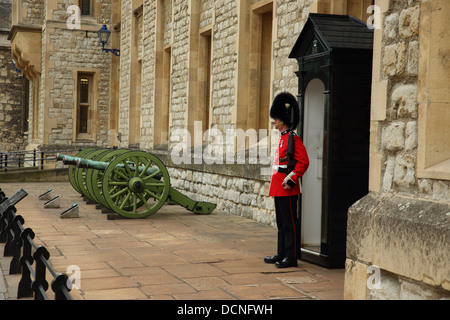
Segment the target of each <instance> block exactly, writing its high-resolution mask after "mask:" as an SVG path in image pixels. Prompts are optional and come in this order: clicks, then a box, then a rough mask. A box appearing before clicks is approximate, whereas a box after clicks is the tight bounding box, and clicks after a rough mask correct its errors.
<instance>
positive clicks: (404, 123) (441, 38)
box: [10, 0, 450, 299]
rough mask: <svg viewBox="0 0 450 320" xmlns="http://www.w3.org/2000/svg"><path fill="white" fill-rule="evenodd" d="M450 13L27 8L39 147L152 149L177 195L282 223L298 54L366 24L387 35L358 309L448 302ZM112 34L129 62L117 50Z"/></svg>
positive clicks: (50, 4)
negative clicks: (283, 130)
mask: <svg viewBox="0 0 450 320" xmlns="http://www.w3.org/2000/svg"><path fill="white" fill-rule="evenodd" d="M71 5H74V6H76V7H78V9H79V10H80V11H81V14H80V19H79V21H80V24H79V26H77V25H76V24H75V26H74V22H76V21H77V20H76V18H77V17H78V16H74V11H73V10H69V6H71ZM449 10H450V7H449V3H448V1H447V0H431V1H421V0H401V1H397V0H375V1H371V0H301V1H299V0H214V1H213V0H209V1H207V0H197V1H194V0H130V1H120V0H103V1H100V0H91V1H84V0H73V1H68V0H53V1H50V0H20V1H17V2H14V4H13V14H12V24H13V27H12V30H11V33H10V40H11V42H12V44H11V51H12V55H13V57H14V59H15V61H16V64H17V66H18V68H19V69H20V70H22V72H23V73H24V74H25V75H26V77H27V79H28V80H29V83H30V85H29V101H30V102H29V110H30V111H29V116H28V118H29V123H30V124H29V131H28V141H27V148H34V147H40V148H54V147H61V146H76V147H83V146H98V147H112V146H118V147H121V148H140V149H143V150H147V151H149V152H151V153H154V154H156V155H158V157H160V158H161V160H163V162H164V163H165V164H166V165H167V167H168V169H169V172H170V178H171V185H172V186H173V187H174V188H176V189H178V190H180V191H182V192H183V193H185V194H187V195H188V196H191V197H192V198H194V199H197V200H199V201H211V202H214V203H217V207H218V209H220V210H225V211H227V212H230V213H233V214H237V215H241V216H245V217H249V218H252V219H255V220H257V221H260V222H263V223H267V224H272V225H274V224H275V216H274V207H273V199H271V198H269V197H268V188H269V185H270V173H271V170H270V166H271V156H272V153H271V152H272V151H273V148H272V145H273V143H276V141H277V139H278V136H277V132H276V131H274V130H272V125H271V123H270V119H269V117H268V110H269V107H270V104H271V100H272V99H273V97H274V96H275V95H276V94H277V93H279V92H281V91H289V92H291V93H293V94H296V93H297V92H298V78H297V75H296V72H297V68H298V66H297V64H296V61H295V60H294V59H289V58H288V57H289V54H290V52H291V50H292V48H293V46H294V44H295V41H296V39H297V37H298V35H299V34H300V33H301V32H302V30H303V27H304V25H305V23H306V21H307V20H308V16H309V14H310V13H321V14H335V15H351V16H354V17H355V18H357V19H359V20H361V21H363V22H370V23H371V24H372V26H373V27H374V41H373V74H372V93H371V100H372V102H371V115H370V120H371V121H370V128H367V130H368V131H369V130H370V154H369V155H368V157H369V158H370V169H369V172H368V177H369V185H368V195H367V196H366V197H364V198H362V199H360V200H359V201H357V202H356V203H355V204H354V205H353V206H352V207H351V208H350V209H349V213H348V225H347V259H346V282H345V298H347V299H386V298H388V299H389V298H391V299H402V298H405V299H408V298H412V299H414V298H430V299H439V298H443V297H448V296H449V293H448V291H449V290H450V287H449V283H450V282H449V281H450V280H449V279H450V275H449V273H448V272H449V271H448V270H450V268H449V258H448V257H449V256H450V255H449V248H448V245H447V244H448V242H449V241H448V239H449V234H450V227H449V225H450V224H449V219H450V213H449V212H450V208H449V206H450V202H449V199H450V196H449V192H450V191H449V181H450V165H449V163H450V162H449V161H450V154H449V150H450V145H449V143H450V137H449V131H448V130H449V129H448V128H449V127H448V125H447V124H448V123H449V122H450V116H449V113H448V110H449V109H448V103H449V101H450V97H449V96H448V87H450V79H449V76H448V74H450V73H449V72H448V69H449V66H448V61H449V59H448V52H449V43H450V41H449V38H450V37H449V34H448V22H446V18H445V17H446V16H448V14H449V13H450V12H449ZM103 22H105V23H106V25H107V26H108V29H109V30H111V31H112V35H111V40H110V43H109V44H108V45H107V46H108V47H111V48H116V49H120V57H116V56H113V55H111V54H106V53H102V52H101V47H99V45H98V40H97V35H96V31H97V30H98V29H100V27H101V26H102V23H103ZM86 92H88V97H89V98H86V96H85V94H86ZM349 94H351V93H349ZM83 97H84V98H83ZM86 108H87V109H86ZM227 134H229V136H228V135H227ZM242 138H243V140H240V139H242ZM227 139H228V140H227ZM224 141H227V142H228V143H225V142H224ZM238 142H240V143H238ZM255 154H256V157H253V156H254V155H255ZM343 187H345V186H343ZM272 249H273V248H268V251H271V250H272ZM371 272H373V274H371ZM380 279H381V282H380V281H377V280H380ZM372 280H374V282H370V281H372Z"/></svg>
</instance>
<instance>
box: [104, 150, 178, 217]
mask: <svg viewBox="0 0 450 320" xmlns="http://www.w3.org/2000/svg"><path fill="white" fill-rule="evenodd" d="M135 168H140V170H135ZM148 170H152V172H151V173H149V172H148ZM102 191H103V197H104V198H105V201H106V202H107V204H108V205H109V206H110V208H112V209H113V210H114V211H115V212H116V213H118V214H119V215H121V216H124V217H127V218H146V217H148V216H150V215H152V214H154V213H155V212H156V211H158V210H159V209H160V208H161V207H162V206H163V205H164V203H165V202H166V200H167V198H168V195H169V191H170V178H169V173H168V171H167V168H166V167H165V166H164V164H163V163H162V162H161V160H159V159H158V158H157V157H156V156H154V155H152V154H150V153H147V152H144V151H128V152H125V153H122V154H121V155H119V156H117V157H116V158H114V160H113V161H111V162H110V164H109V165H108V167H107V168H106V169H105V171H104V173H103V184H102ZM153 199H154V201H153Z"/></svg>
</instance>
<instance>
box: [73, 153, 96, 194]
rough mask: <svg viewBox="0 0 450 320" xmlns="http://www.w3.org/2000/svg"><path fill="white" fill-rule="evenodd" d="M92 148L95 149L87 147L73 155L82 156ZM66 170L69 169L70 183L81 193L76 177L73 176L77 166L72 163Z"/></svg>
mask: <svg viewBox="0 0 450 320" xmlns="http://www.w3.org/2000/svg"><path fill="white" fill-rule="evenodd" d="M92 150H95V148H88V149H84V150H81V151H80V152H78V153H77V154H76V155H75V157H78V158H82V157H83V156H84V155H85V154H87V153H89V152H91V151H92ZM68 170H69V182H70V184H71V185H72V187H73V188H74V189H75V190H76V191H77V192H78V193H81V190H80V188H78V184H77V182H76V178H75V172H76V170H77V167H76V166H74V165H70V166H69V169H68Z"/></svg>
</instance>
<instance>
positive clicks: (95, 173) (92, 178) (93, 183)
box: [86, 149, 127, 210]
mask: <svg viewBox="0 0 450 320" xmlns="http://www.w3.org/2000/svg"><path fill="white" fill-rule="evenodd" d="M125 151H127V150H124V149H113V150H108V151H106V152H104V153H102V154H100V155H99V156H98V157H96V159H95V160H96V161H101V162H111V161H112V159H114V157H117V156H118V155H120V154H122V153H124V152H125ZM86 180H87V181H89V183H87V186H88V191H89V193H90V194H92V195H93V196H94V198H95V199H96V201H97V202H98V203H100V204H101V205H102V206H104V207H105V208H107V209H110V210H112V208H111V207H110V206H109V205H108V203H107V202H106V201H105V198H104V197H103V192H102V181H103V171H102V170H88V172H87V174H86Z"/></svg>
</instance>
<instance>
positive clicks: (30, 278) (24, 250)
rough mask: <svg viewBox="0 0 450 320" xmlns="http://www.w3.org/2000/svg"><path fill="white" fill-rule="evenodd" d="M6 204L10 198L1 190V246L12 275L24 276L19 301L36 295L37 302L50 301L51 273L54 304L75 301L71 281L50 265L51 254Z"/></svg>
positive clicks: (12, 206)
mask: <svg viewBox="0 0 450 320" xmlns="http://www.w3.org/2000/svg"><path fill="white" fill-rule="evenodd" d="M7 201H8V198H7V197H6V195H5V193H4V192H3V191H2V190H1V189H0V243H5V247H4V253H3V255H4V256H5V257H6V256H9V257H12V260H11V262H10V267H9V274H21V279H20V281H19V285H18V290H17V299H21V298H26V297H33V295H34V299H35V300H49V297H48V295H47V289H48V287H49V284H48V282H47V280H46V275H47V271H49V272H50V274H51V275H52V277H53V280H52V282H51V288H52V290H53V292H54V293H55V300H72V296H71V295H70V290H71V288H69V287H71V283H70V282H69V277H68V276H67V275H66V274H63V273H59V274H57V273H56V272H55V271H54V270H53V268H52V267H51V266H50V264H49V262H48V260H49V258H50V253H49V252H48V250H47V249H46V248H45V247H43V246H38V245H37V244H36V243H35V242H34V240H33V239H34V237H35V234H34V232H33V230H32V229H30V228H25V227H24V224H25V220H24V218H23V217H22V216H21V215H16V212H17V210H16V208H15V207H14V205H8V203H7ZM5 204H6V205H5ZM33 264H34V266H35V267H34V268H33Z"/></svg>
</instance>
